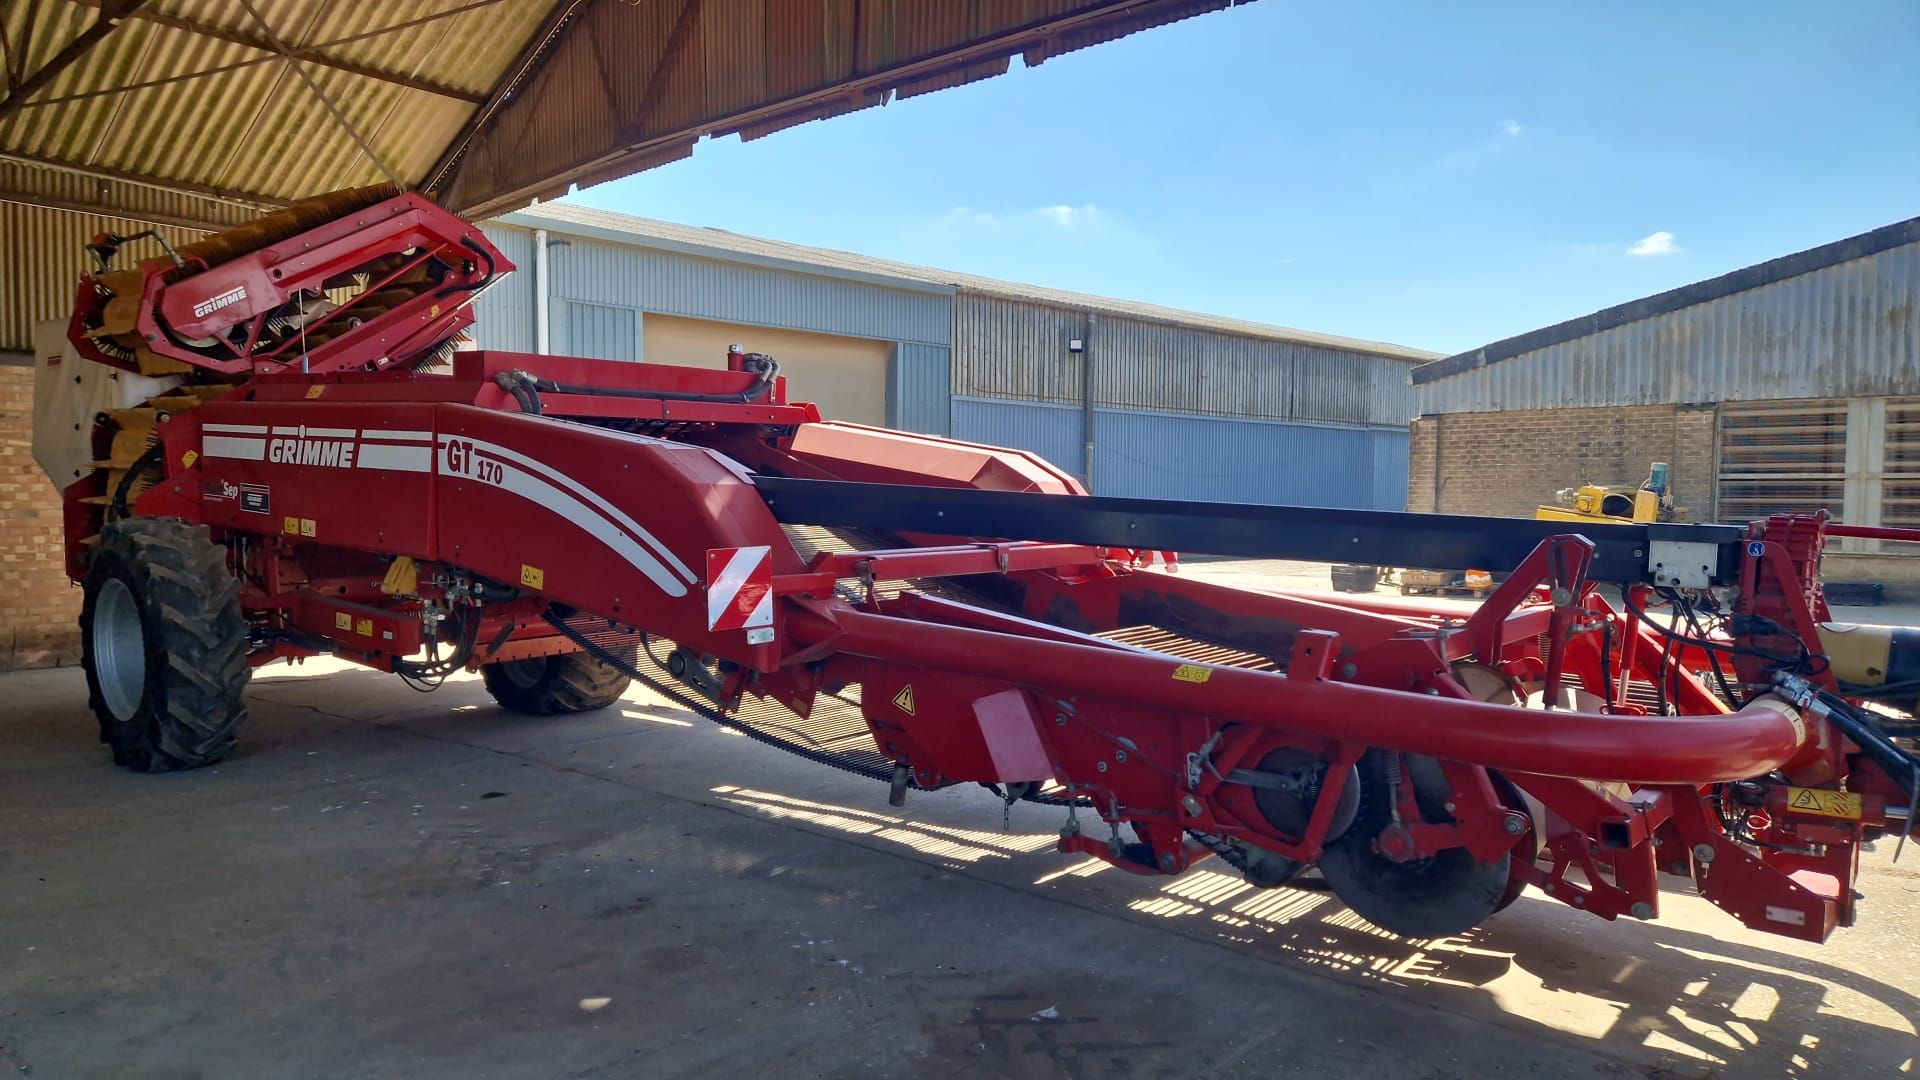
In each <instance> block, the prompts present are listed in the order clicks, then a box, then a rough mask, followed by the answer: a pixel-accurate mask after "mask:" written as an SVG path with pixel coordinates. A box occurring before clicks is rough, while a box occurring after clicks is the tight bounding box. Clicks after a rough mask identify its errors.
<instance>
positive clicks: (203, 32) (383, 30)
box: [75, 0, 503, 105]
mask: <svg viewBox="0 0 1920 1080" xmlns="http://www.w3.org/2000/svg"><path fill="white" fill-rule="evenodd" d="M75 2H77V3H81V4H86V5H88V6H90V7H98V6H100V5H101V4H103V3H105V2H106V0H75ZM502 2H503V0H471V2H469V3H465V4H461V5H459V6H458V7H454V8H450V9H448V10H446V11H438V12H435V13H433V14H432V15H422V16H420V17H418V18H413V19H407V20H404V21H402V22H397V23H394V24H393V25H392V26H383V27H380V28H379V29H377V30H370V31H367V32H366V33H362V34H355V35H353V36H352V37H345V38H340V39H338V40H336V41H324V42H320V43H319V44H315V45H303V46H300V47H299V48H295V49H287V50H285V52H286V53H290V54H292V55H293V56H294V57H296V58H298V59H300V60H303V61H306V62H307V63H310V64H313V65H315V66H317V67H325V68H332V69H334V70H335V71H344V72H346V73H347V74H349V75H355V76H358V77H360V78H362V79H372V80H373V81H375V82H383V83H391V84H392V85H394V86H404V87H406V88H407V89H409V90H418V91H420V92H421V93H424V94H433V95H435V96H437V97H444V98H452V99H454V100H455V101H464V102H467V103H468V104H470V105H479V104H481V103H482V102H484V101H486V100H487V97H486V95H485V94H477V93H473V92H471V91H467V90H462V89H460V88H459V87H457V86H448V85H446V84H444V83H437V82H434V81H433V80H431V79H422V78H418V77H416V76H413V75H407V74H403V73H401V72H397V71H388V70H386V69H384V68H376V67H372V66H370V65H367V64H359V63H355V62H354V61H351V60H341V59H339V58H337V57H332V56H328V55H326V52H325V50H327V49H330V48H332V47H334V46H336V45H346V44H350V43H352V42H355V41H364V40H366V39H368V38H374V37H379V36H381V35H383V34H392V33H396V32H398V31H401V30H409V29H412V28H413V27H416V26H422V25H425V24H427V23H431V22H437V21H439V20H441V19H447V18H451V17H453V16H455V15H460V14H464V13H466V12H468V11H473V10H476V9H478V8H487V7H494V6H496V5H498V4H500V3H502ZM131 17H132V18H135V19H139V20H141V21H142V22H150V23H153V24H154V25H156V26H164V27H167V28H169V29H172V30H181V31H185V32H186V33H189V34H194V35H197V36H199V37H205V38H213V39H214V40H216V41H226V42H231V43H233V44H235V45H244V46H246V47H247V48H250V49H259V50H260V51H262V52H270V53H274V54H275V55H276V56H279V55H282V50H280V49H277V48H275V47H274V45H273V43H272V42H271V41H269V40H267V39H265V38H262V37H260V36H258V35H255V34H249V33H245V32H244V31H239V30H229V29H227V28H226V27H224V26H214V25H212V24H210V23H203V22H196V21H195V20H193V19H188V18H183V17H181V16H179V15H169V14H167V13H166V12H164V11H152V10H142V11H137V12H134V13H133V14H132V16H131ZM259 62H260V61H242V62H241V64H238V65H234V66H236V67H238V66H243V65H250V64H254V63H259ZM230 70H232V68H230V67H221V68H216V69H213V70H210V71H207V72H203V73H197V74H208V75H212V74H217V73H219V72H221V71H230ZM126 89H133V87H126ZM106 92H112V91H106Z"/></svg>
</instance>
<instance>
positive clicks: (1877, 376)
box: [1415, 244, 1920, 414]
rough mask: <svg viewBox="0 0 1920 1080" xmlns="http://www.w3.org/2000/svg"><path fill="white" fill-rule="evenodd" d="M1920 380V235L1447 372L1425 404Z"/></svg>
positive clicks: (1834, 387) (1857, 389)
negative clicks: (1768, 281)
mask: <svg viewBox="0 0 1920 1080" xmlns="http://www.w3.org/2000/svg"><path fill="white" fill-rule="evenodd" d="M1916 386H1920V244H1907V245H1905V246H1902V247H1896V248H1890V249H1888V250H1886V251H1882V252H1879V253H1877V254H1874V255H1869V256H1867V257H1865V258H1860V259H1853V260H1849V261H1847V262H1843V263H1838V264H1835V265H1833V266H1829V267H1825V268H1823V269H1819V270H1814V271H1811V272H1809V273H1805V274H1801V275H1799V276H1798V277H1792V278H1788V279H1786V280H1784V281H1777V282H1774V283H1772V284H1769V285H1763V286H1761V287H1759V288H1756V289H1750V290H1747V291H1745V292H1738V293H1733V294H1731V295H1728V296H1723V297H1720V298H1718V299H1715V300H1709V301H1706V302H1704V303H1700V304H1695V305H1694V306H1692V307H1688V308H1683V309H1681V310H1679V311H1675V312H1671V313H1668V314H1665V315H1658V316H1655V317H1653V318H1649V319H1644V320H1641V321H1638V322H1631V323H1627V324H1625V325H1622V326H1617V327H1613V328H1611V329H1607V330H1602V331H1599V332H1598V333H1594V334H1590V335H1587V336H1585V337H1580V338H1576V339H1574V340H1572V341H1567V342H1564V343H1561V344H1557V345H1550V346H1547V347H1545V348H1541V349H1537V350H1535V351H1532V352H1528V353H1523V354H1521V355H1519V356H1514V357H1511V358H1508V359H1504V360H1499V361H1496V362H1494V363H1490V364H1487V365H1486V366H1484V367H1479V368H1474V369H1472V370H1469V371H1464V372H1461V373H1460V374H1457V375H1451V376H1447V377H1444V378H1440V379H1436V380H1434V381H1433V382H1430V383H1426V384H1423V385H1420V386H1417V387H1415V400H1416V404H1417V405H1418V408H1419V412H1420V413H1422V414H1433V413H1456V412H1505V411H1509V410H1520V409H1553V408H1587V407H1595V406H1607V405H1655V404H1668V403H1687V402H1711V401H1766V400H1778V399H1787V398H1844V397H1878V396H1883V395H1891V394H1905V393H1911V392H1912V391H1913V389H1914V388H1915V387H1916Z"/></svg>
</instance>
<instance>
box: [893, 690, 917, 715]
mask: <svg viewBox="0 0 1920 1080" xmlns="http://www.w3.org/2000/svg"><path fill="white" fill-rule="evenodd" d="M893 707H894V708H896V709H899V710H900V711H901V712H903V713H906V714H907V715H908V716H912V715H913V684H912V683H908V684H907V685H905V686H903V687H901V688H900V692H899V693H897V694H895V695H893Z"/></svg>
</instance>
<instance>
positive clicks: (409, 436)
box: [360, 428, 433, 442]
mask: <svg viewBox="0 0 1920 1080" xmlns="http://www.w3.org/2000/svg"><path fill="white" fill-rule="evenodd" d="M360 437H361V438H363V439H379V440H381V441H383V442H432V441H433V432H431V431H383V430H380V429H378V428H368V429H366V430H365V431H362V432H361V433H360Z"/></svg>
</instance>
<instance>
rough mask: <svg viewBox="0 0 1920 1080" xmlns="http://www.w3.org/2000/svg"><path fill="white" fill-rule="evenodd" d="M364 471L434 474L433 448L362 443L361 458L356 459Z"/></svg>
mask: <svg viewBox="0 0 1920 1080" xmlns="http://www.w3.org/2000/svg"><path fill="white" fill-rule="evenodd" d="M356 461H357V463H358V464H359V466H360V468H362V469H393V470H396V471H398V472H419V473H423V472H432V471H433V447H431V446H388V445H386V444H384V443H361V444H360V456H359V457H358V458H357V459H356Z"/></svg>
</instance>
